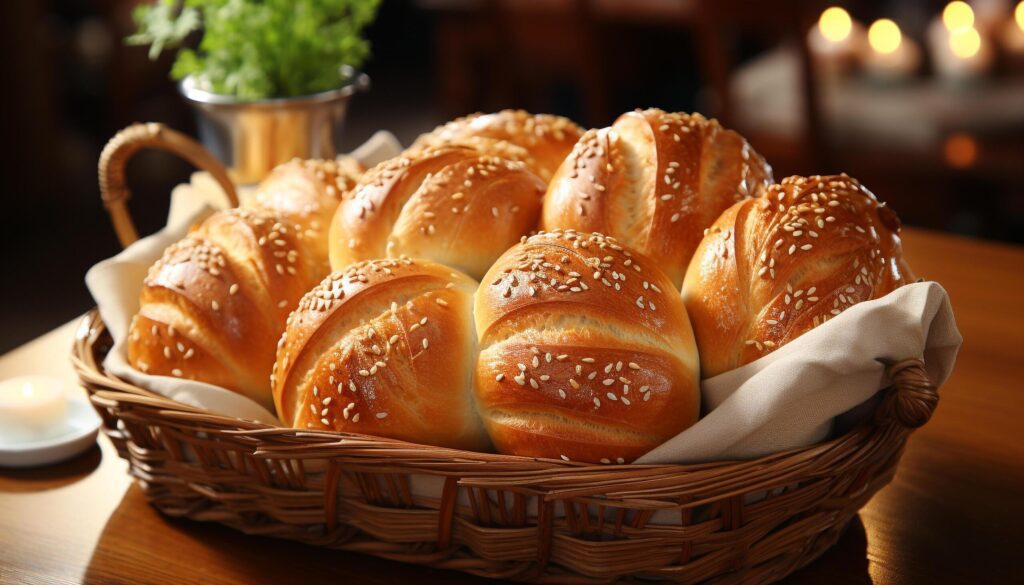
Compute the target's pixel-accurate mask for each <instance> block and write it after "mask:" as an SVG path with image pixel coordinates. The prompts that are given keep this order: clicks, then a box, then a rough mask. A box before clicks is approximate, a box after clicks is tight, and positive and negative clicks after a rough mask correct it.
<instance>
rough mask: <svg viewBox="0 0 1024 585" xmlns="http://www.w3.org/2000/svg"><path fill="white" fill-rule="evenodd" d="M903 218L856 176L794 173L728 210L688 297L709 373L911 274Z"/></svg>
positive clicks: (694, 267)
mask: <svg viewBox="0 0 1024 585" xmlns="http://www.w3.org/2000/svg"><path fill="white" fill-rule="evenodd" d="M899 230H900V221H899V218H898V217H897V216H896V214H895V213H894V212H893V211H892V210H891V209H889V208H888V207H886V206H885V204H884V203H879V202H878V200H877V199H876V198H875V196H874V194H872V193H871V192H870V191H868V190H867V189H866V188H864V187H863V186H862V185H861V184H860V183H859V182H857V180H855V179H852V178H850V177H848V176H846V175H845V174H844V175H836V176H825V177H821V176H814V177H789V178H787V179H784V180H783V181H782V183H781V184H779V185H773V186H772V187H771V188H770V189H769V190H768V191H767V192H766V194H765V195H764V196H763V197H761V198H757V199H747V200H745V201H742V202H740V203H737V204H736V205H734V206H733V207H731V208H729V209H728V210H727V211H726V212H725V213H723V214H722V216H721V217H720V218H719V219H718V221H716V222H715V223H714V225H713V226H712V227H711V228H710V229H709V230H708V233H707V236H706V237H705V238H704V240H703V241H702V242H701V244H700V247H699V248H698V249H697V252H696V254H695V255H694V257H693V261H692V262H691V263H690V267H689V270H688V271H687V274H686V280H685V284H684V286H683V300H684V302H685V303H686V308H687V310H688V311H689V314H690V319H691V320H692V322H693V328H694V333H695V334H696V337H697V346H698V348H699V349H700V358H701V373H702V376H703V377H705V378H707V377H711V376H714V375H717V374H720V373H722V372H725V371H727V370H731V369H733V368H736V367H739V366H741V365H743V364H746V363H749V362H752V361H754V360H756V359H757V358H759V357H761V356H763V355H765V354H767V353H770V352H772V351H773V350H775V349H777V348H779V347H781V346H783V345H785V344H786V343H789V342H790V341H792V340H793V339H795V338H796V337H798V336H800V335H801V334H803V333H804V332H806V331H808V330H810V329H811V328H813V327H816V326H818V325H820V324H821V323H824V322H825V321H827V320H828V319H831V318H832V317H834V316H836V315H838V314H840V313H841V312H842V311H843V310H845V309H847V308H849V307H850V306H852V305H854V304H856V303H859V302H862V301H867V300H870V299H876V298H879V297H882V296H885V295H886V294H888V293H890V292H892V291H893V290H895V289H896V288H898V287H900V286H902V285H904V284H907V283H908V282H912V281H913V278H914V277H913V275H912V274H911V272H910V268H909V267H908V266H907V265H906V263H905V262H904V260H903V253H902V249H901V246H900V237H899Z"/></svg>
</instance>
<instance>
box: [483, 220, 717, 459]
mask: <svg viewBox="0 0 1024 585" xmlns="http://www.w3.org/2000/svg"><path fill="white" fill-rule="evenodd" d="M476 327H477V334H478V336H479V337H480V357H479V360H478V362H477V367H476V384H475V386H476V392H477V399H478V402H479V404H480V408H481V413H482V415H483V417H484V422H485V424H486V425H487V428H488V432H489V433H490V435H491V439H492V440H493V442H494V444H495V446H496V447H497V448H498V450H499V451H500V452H503V453H511V454H518V455H528V456H535V457H549V458H558V457H564V458H568V459H571V460H574V461H591V462H595V463H596V462H601V461H603V462H615V461H619V460H620V459H621V460H622V461H632V460H633V459H635V458H637V457H639V456H640V455H642V454H643V453H645V452H647V451H649V450H650V449H652V448H654V447H655V446H657V445H659V444H660V443H662V442H664V441H665V440H667V439H668V438H670V437H672V436H674V435H676V434H677V433H679V432H680V431H682V430H683V429H685V428H686V427H688V426H689V425H691V424H693V423H694V422H696V420H697V415H698V414H699V410H700V388H699V386H698V375H697V368H698V360H697V353H696V345H695V344H694V339H693V333H692V331H691V329H690V324H689V320H688V319H687V315H686V311H685V309H684V307H683V305H682V302H681V300H680V298H679V295H678V293H676V291H675V288H674V287H673V285H672V282H671V281H670V280H669V279H668V277H667V276H666V275H665V274H664V273H662V272H661V271H660V270H658V269H657V268H655V267H654V266H653V264H652V263H651V262H650V261H649V260H648V259H647V258H646V257H644V256H642V255H640V254H638V253H634V252H631V251H630V250H628V249H625V248H624V247H622V246H620V245H619V244H618V243H617V242H616V241H615V240H614V239H612V238H606V237H604V236H601V235H598V234H586V235H583V234H577V233H575V232H572V231H569V232H560V231H559V232H553V233H541V234H538V235H535V236H532V237H530V238H527V239H525V241H524V242H523V243H521V244H519V245H517V246H515V247H513V248H512V249H510V250H509V251H508V252H506V253H505V254H504V255H503V256H502V257H501V258H500V259H499V260H498V262H496V263H495V265H494V266H493V267H492V268H491V270H490V271H489V272H488V274H487V276H486V277H485V279H484V281H483V283H482V284H481V286H480V289H479V291H478V292H477V296H476Z"/></svg>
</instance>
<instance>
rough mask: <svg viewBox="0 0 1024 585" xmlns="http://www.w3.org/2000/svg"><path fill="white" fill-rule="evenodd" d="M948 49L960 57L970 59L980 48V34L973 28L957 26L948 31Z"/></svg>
mask: <svg viewBox="0 0 1024 585" xmlns="http://www.w3.org/2000/svg"><path fill="white" fill-rule="evenodd" d="M949 49H950V50H951V51H953V54H954V55H956V56H957V57H960V58H961V59H970V58H971V57H973V56H975V55H977V54H978V51H979V50H981V35H980V34H978V31H977V30H975V29H973V28H958V29H956V30H954V31H952V32H951V33H949Z"/></svg>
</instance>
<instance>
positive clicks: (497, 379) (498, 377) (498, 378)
mask: <svg viewBox="0 0 1024 585" xmlns="http://www.w3.org/2000/svg"><path fill="white" fill-rule="evenodd" d="M504 379H505V374H498V375H497V376H495V377H494V380H495V381H496V382H501V381H502V380H504Z"/></svg>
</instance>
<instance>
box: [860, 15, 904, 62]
mask: <svg viewBox="0 0 1024 585" xmlns="http://www.w3.org/2000/svg"><path fill="white" fill-rule="evenodd" d="M902 39H903V35H902V34H901V33H900V27H898V26H896V23H895V22H893V21H891V20H889V19H888V18H882V19H879V20H876V21H875V22H874V23H872V24H871V28H869V29H868V43H869V44H870V45H871V48H872V49H874V51H875V52H877V53H881V54H883V55H888V54H889V53H895V52H896V49H898V48H900V42H901V41H902Z"/></svg>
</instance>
